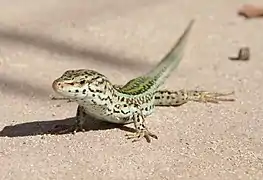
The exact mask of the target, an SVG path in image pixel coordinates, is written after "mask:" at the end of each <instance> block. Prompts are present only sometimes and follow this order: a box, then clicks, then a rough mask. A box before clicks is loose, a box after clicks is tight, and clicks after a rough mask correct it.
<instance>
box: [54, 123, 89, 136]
mask: <svg viewBox="0 0 263 180" xmlns="http://www.w3.org/2000/svg"><path fill="white" fill-rule="evenodd" d="M79 131H81V132H84V131H85V129H84V128H83V127H81V126H79V125H77V124H76V125H55V127H54V128H52V130H51V132H52V134H68V133H72V134H74V135H75V134H76V133H77V132H79Z"/></svg>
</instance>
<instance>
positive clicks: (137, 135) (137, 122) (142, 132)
mask: <svg viewBox="0 0 263 180" xmlns="http://www.w3.org/2000/svg"><path fill="white" fill-rule="evenodd" d="M133 122H134V126H135V129H136V132H134V133H129V134H126V137H127V139H133V142H135V141H139V140H140V139H141V138H143V137H145V138H146V141H147V142H148V143H150V142H151V137H152V138H154V139H158V137H157V136H156V135H155V134H153V133H151V132H150V131H149V130H148V129H147V128H146V126H145V124H144V117H143V116H142V115H141V114H135V115H133Z"/></svg>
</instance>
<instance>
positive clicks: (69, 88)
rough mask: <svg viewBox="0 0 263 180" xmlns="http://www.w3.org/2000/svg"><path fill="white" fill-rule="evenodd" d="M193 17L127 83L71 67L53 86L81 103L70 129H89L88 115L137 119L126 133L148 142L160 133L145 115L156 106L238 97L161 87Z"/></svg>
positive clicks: (174, 64)
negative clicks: (158, 55) (153, 60)
mask: <svg viewBox="0 0 263 180" xmlns="http://www.w3.org/2000/svg"><path fill="white" fill-rule="evenodd" d="M194 22H195V20H194V19H192V20H191V21H190V22H189V24H188V26H187V27H186V29H185V31H184V32H183V34H182V35H181V37H180V38H179V39H178V40H177V41H176V43H175V44H174V46H173V47H172V48H171V50H170V51H169V52H168V53H167V54H166V55H165V56H164V57H163V58H162V59H161V61H160V62H159V63H158V64H157V65H156V66H155V67H154V68H153V69H151V70H150V71H149V72H147V73H146V74H144V75H142V76H139V77H136V78H134V79H132V80H130V81H129V82H127V83H126V84H125V85H114V84H112V83H111V82H110V80H109V79H108V78H107V77H106V76H105V75H103V74H101V73H99V72H97V71H95V70H89V69H75V70H67V71H65V72H64V73H63V74H62V76H60V77H59V78H57V79H56V80H54V81H53V83H52V88H53V90H54V91H55V92H56V93H58V94H60V95H62V96H63V98H64V99H68V100H70V101H75V102H77V104H78V108H77V113H76V120H75V123H74V125H73V126H71V127H70V128H69V129H70V131H72V132H73V134H75V133H76V132H77V131H85V129H84V128H83V124H84V123H85V121H86V118H87V116H90V115H91V116H92V117H94V118H96V119H100V120H102V121H107V122H111V123H117V124H122V125H124V124H130V123H133V124H134V127H135V132H133V133H128V134H126V135H125V136H126V137H127V138H128V139H132V142H134V141H139V140H140V139H141V138H143V137H145V138H146V141H147V142H151V138H153V139H158V137H157V135H156V134H154V133H153V132H151V131H150V130H148V128H147V126H146V123H145V119H146V117H147V116H149V115H151V114H152V113H153V112H154V108H155V106H178V105H181V104H184V103H186V102H188V101H198V102H212V103H218V102H219V101H234V100H235V99H232V98H224V97H222V96H227V95H230V94H233V93H234V92H232V93H217V92H214V93H213V92H207V91H195V90H179V91H169V90H159V87H160V86H161V85H162V84H163V83H164V81H165V80H166V79H167V78H168V77H169V76H170V74H171V72H172V71H173V70H174V69H175V68H176V67H177V66H178V64H179V62H180V61H181V59H182V57H183V53H184V49H185V46H186V43H187V39H188V37H189V34H190V31H191V29H192V26H193V24H194Z"/></svg>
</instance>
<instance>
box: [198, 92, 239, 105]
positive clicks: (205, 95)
mask: <svg viewBox="0 0 263 180" xmlns="http://www.w3.org/2000/svg"><path fill="white" fill-rule="evenodd" d="M233 94H234V91H233V92H230V93H217V92H206V91H203V92H200V97H199V98H198V99H196V100H194V101H197V102H204V103H206V102H210V103H219V101H235V99H234V98H224V97H223V96H229V95H233Z"/></svg>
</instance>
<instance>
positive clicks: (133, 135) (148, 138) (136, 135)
mask: <svg viewBox="0 0 263 180" xmlns="http://www.w3.org/2000/svg"><path fill="white" fill-rule="evenodd" d="M125 136H126V137H127V139H133V141H132V142H136V141H139V140H140V139H141V138H142V137H145V139H146V141H147V142H148V143H150V142H151V137H152V138H154V139H158V137H157V136H156V135H155V134H153V133H151V132H149V131H148V130H146V129H144V130H141V131H137V132H135V133H129V134H126V135H125Z"/></svg>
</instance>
